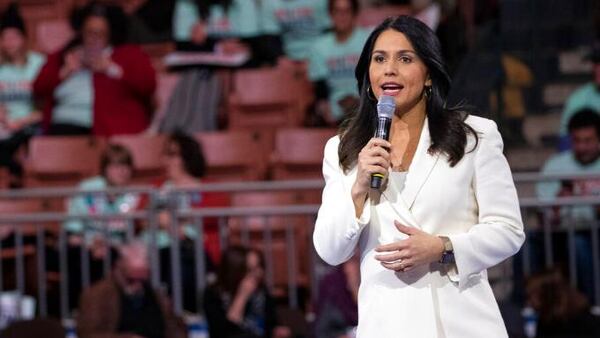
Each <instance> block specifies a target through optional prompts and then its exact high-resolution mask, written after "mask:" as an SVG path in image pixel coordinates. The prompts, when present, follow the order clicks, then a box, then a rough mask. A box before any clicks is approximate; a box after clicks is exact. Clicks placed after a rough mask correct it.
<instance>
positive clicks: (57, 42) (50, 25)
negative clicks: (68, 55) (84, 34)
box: [35, 19, 75, 54]
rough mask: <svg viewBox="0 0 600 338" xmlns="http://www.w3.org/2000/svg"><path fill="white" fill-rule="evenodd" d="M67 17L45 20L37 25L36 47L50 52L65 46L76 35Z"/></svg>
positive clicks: (47, 52)
mask: <svg viewBox="0 0 600 338" xmlns="http://www.w3.org/2000/svg"><path fill="white" fill-rule="evenodd" d="M74 35H75V34H74V33H73V30H72V29H71V26H70V25H69V22H68V21H67V20H66V19H56V20H43V21H40V22H39V23H38V24H37V27H36V37H35V41H36V44H35V45H36V49H37V50H39V51H40V52H43V53H46V54H50V53H54V52H56V51H58V50H59V49H60V48H62V47H64V46H65V45H66V44H67V43H68V42H69V41H70V40H71V39H72V38H73V36H74Z"/></svg>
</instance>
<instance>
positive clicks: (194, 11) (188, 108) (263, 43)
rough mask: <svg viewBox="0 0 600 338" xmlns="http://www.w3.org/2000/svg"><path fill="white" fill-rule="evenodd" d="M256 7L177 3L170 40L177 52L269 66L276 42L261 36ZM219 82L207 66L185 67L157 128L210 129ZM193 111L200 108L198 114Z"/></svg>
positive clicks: (237, 2) (238, 0) (237, 0)
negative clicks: (241, 56)
mask: <svg viewBox="0 0 600 338" xmlns="http://www.w3.org/2000/svg"><path fill="white" fill-rule="evenodd" d="M258 10H259V9H258V4H257V2H256V1H247V0H228V1H221V0H177V1H176V3H175V10H174V14H173V38H174V40H175V41H176V43H177V49H178V50H182V51H204V52H215V53H221V54H235V53H247V54H248V55H249V60H248V61H247V62H246V64H245V65H243V66H245V67H250V66H259V65H262V64H265V63H267V64H270V63H274V62H275V60H276V59H277V57H278V56H279V55H280V54H281V48H280V46H279V45H280V43H278V41H277V40H276V39H273V38H272V37H271V38H268V37H265V36H263V34H262V32H261V30H260V26H259V21H258V20H259V18H258V13H259V11H258ZM221 96H222V93H221V82H220V78H219V77H218V76H217V75H216V73H215V72H214V71H213V69H212V68H208V67H203V66H198V67H190V68H188V69H186V70H185V71H184V72H183V73H182V76H181V80H180V81H179V83H178V84H177V86H176V87H175V89H174V91H173V95H172V97H171V99H170V102H169V105H168V107H167V111H166V118H165V119H163V121H161V124H160V130H161V132H163V133H172V132H174V131H176V130H182V131H184V132H186V133H190V134H191V133H196V132H200V131H210V130H216V129H217V128H218V127H219V126H218V121H219V116H218V112H219V111H218V107H219V104H220V103H221V102H220V99H221ZM198 107H202V111H201V113H199V112H198Z"/></svg>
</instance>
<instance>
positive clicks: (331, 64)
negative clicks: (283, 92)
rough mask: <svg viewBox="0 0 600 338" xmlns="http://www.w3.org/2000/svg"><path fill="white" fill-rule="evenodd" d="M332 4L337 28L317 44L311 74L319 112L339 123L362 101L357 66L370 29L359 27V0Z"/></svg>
mask: <svg viewBox="0 0 600 338" xmlns="http://www.w3.org/2000/svg"><path fill="white" fill-rule="evenodd" d="M328 5H329V14H330V15H331V19H332V22H333V32H331V33H327V34H325V35H323V36H322V37H320V38H319V39H318V40H317V42H316V43H315V44H314V46H313V50H312V52H311V55H310V58H309V67H308V74H309V78H310V80H311V81H313V82H314V83H315V85H314V88H315V96H316V98H317V111H318V113H319V114H320V115H321V116H322V117H323V119H324V120H325V122H326V124H327V125H330V126H336V125H337V124H339V123H340V122H341V121H342V120H343V119H344V117H346V116H347V115H348V114H350V113H351V111H352V109H355V108H356V106H357V104H358V96H357V94H356V79H355V78H354V68H355V67H356V63H357V62H358V59H359V58H360V53H361V52H362V47H363V45H364V43H365V41H366V40H367V37H368V32H367V31H365V30H363V29H361V28H357V27H356V16H357V15H358V12H359V3H358V0H329V3H328Z"/></svg>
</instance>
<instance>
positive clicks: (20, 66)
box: [0, 3, 44, 187]
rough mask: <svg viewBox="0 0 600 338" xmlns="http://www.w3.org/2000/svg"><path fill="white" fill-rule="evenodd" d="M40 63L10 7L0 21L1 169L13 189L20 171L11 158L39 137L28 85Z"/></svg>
mask: <svg viewBox="0 0 600 338" xmlns="http://www.w3.org/2000/svg"><path fill="white" fill-rule="evenodd" d="M43 63H44V57H43V56H42V55H41V54H38V53H36V52H33V51H29V50H28V49H27V41H26V32H25V23H24V22H23V18H22V17H21V15H20V14H19V11H18V8H17V5H16V3H12V4H11V5H10V6H9V7H8V9H7V10H6V12H5V13H4V15H2V18H0V166H3V167H8V169H9V172H10V174H11V186H15V187H17V186H20V185H21V182H20V181H21V176H22V171H23V169H22V167H21V165H20V164H19V163H18V162H17V161H16V160H15V159H14V155H15V153H16V151H17V150H18V149H19V147H20V146H21V145H24V144H25V143H27V141H28V140H29V138H30V137H31V136H33V135H35V134H36V133H38V129H39V122H40V121H41V119H42V114H41V113H40V112H39V111H37V110H36V109H35V107H34V104H33V100H32V90H31V85H32V82H33V80H34V79H35V77H36V76H37V74H38V71H39V70H40V68H41V67H42V64H43Z"/></svg>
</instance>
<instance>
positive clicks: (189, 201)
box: [140, 181, 202, 249]
mask: <svg viewBox="0 0 600 338" xmlns="http://www.w3.org/2000/svg"><path fill="white" fill-rule="evenodd" d="M173 188H174V185H173V183H172V182H170V181H166V182H165V183H164V184H163V185H162V187H161V189H162V190H163V191H169V190H171V189H173ZM201 200H202V194H200V193H199V192H189V193H181V194H178V195H177V197H176V198H175V205H176V207H177V210H178V211H186V210H190V209H192V208H193V206H194V205H198V204H200V202H201ZM179 226H181V227H182V230H183V234H184V235H185V237H186V238H189V239H194V238H196V237H197V236H198V231H197V228H196V227H194V225H192V224H191V223H183V224H181V223H180V224H179ZM155 236H156V238H155V239H154V240H155V241H156V247H158V248H159V249H162V248H168V247H169V246H170V245H171V233H170V232H169V230H166V229H157V230H156V234H155ZM140 237H141V238H142V240H143V241H145V242H146V243H147V244H148V245H152V241H153V239H152V231H151V229H145V230H144V231H142V233H141V234H140Z"/></svg>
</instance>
